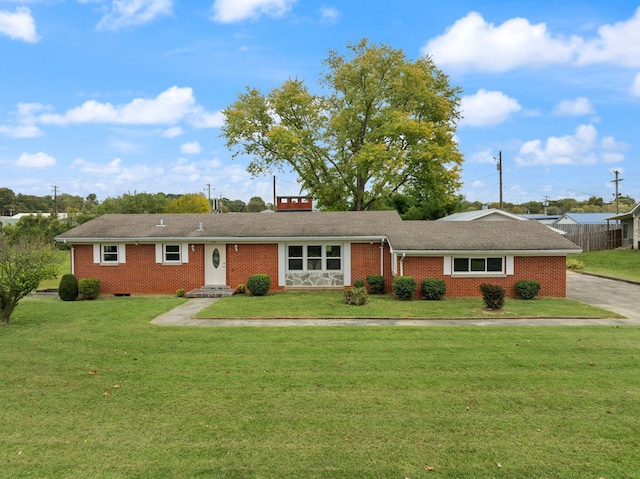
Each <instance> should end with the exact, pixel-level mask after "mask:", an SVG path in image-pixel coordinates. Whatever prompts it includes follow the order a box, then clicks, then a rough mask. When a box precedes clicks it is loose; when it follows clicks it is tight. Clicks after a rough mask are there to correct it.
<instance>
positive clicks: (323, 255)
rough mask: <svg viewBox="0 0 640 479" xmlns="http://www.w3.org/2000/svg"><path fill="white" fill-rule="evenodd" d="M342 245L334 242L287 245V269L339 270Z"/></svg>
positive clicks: (303, 270)
mask: <svg viewBox="0 0 640 479" xmlns="http://www.w3.org/2000/svg"><path fill="white" fill-rule="evenodd" d="M341 269H342V247H341V246H340V245H336V244H313V245H288V246H287V270H289V271H302V272H305V271H340V270H341Z"/></svg>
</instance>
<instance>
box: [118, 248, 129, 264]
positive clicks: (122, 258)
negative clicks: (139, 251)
mask: <svg viewBox="0 0 640 479" xmlns="http://www.w3.org/2000/svg"><path fill="white" fill-rule="evenodd" d="M126 249H127V247H126V245H125V244H124V243H122V244H119V245H118V263H126V262H127V255H126V253H125V250H126Z"/></svg>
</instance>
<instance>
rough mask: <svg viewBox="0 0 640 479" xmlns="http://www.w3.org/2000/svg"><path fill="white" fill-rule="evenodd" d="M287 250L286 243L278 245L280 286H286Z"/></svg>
mask: <svg viewBox="0 0 640 479" xmlns="http://www.w3.org/2000/svg"><path fill="white" fill-rule="evenodd" d="M286 269H287V249H286V245H285V244H284V243H278V286H286V282H287V277H286Z"/></svg>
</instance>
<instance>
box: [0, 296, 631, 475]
mask: <svg viewBox="0 0 640 479" xmlns="http://www.w3.org/2000/svg"><path fill="white" fill-rule="evenodd" d="M181 301H182V300H180V299H179V298H173V297H157V298H118V299H100V300H97V301H92V302H88V301H86V302H73V303H65V302H62V301H59V300H51V299H29V300H25V301H23V302H22V303H21V304H20V306H19V307H18V309H17V311H16V314H15V317H14V318H13V321H14V322H13V323H12V324H11V325H10V326H9V327H4V328H0V364H2V368H0V384H1V385H2V389H1V391H2V398H3V407H2V408H0V428H1V430H2V434H0V464H2V468H1V469H2V476H3V477H8V478H22V477H42V478H45V477H46V478H76V477H82V478H149V477H153V478H172V479H174V478H193V477H203V478H204V477H215V478H218V477H220V478H278V479H281V478H296V479H297V478H300V477H304V478H345V477H349V478H356V477H357V478H398V479H403V478H406V477H409V478H411V479H418V478H455V477H460V478H499V477H509V478H519V479H527V478H536V479H537V478H541V477H545V478H563V479H573V478H575V479H578V478H599V477H603V478H607V479H613V478H627V477H635V476H636V475H637V471H638V464H640V452H639V451H640V435H639V434H638V431H639V430H640V386H639V385H640V354H639V352H638V340H639V339H640V336H639V333H640V330H639V329H638V328H637V327H518V328H514V327H482V328H477V327H430V328H420V327H402V328H395V327H367V328H360V327H333V328H332V327H318V328H308V327H307V328H305V327H287V328H273V327H271V328H241V327H240V328H206V327H197V328H196V327H158V326H154V325H152V324H150V320H151V319H152V318H153V317H154V316H155V315H157V314H159V313H161V312H162V311H165V310H167V309H169V308H171V307H173V306H175V305H177V304H179V303H180V302H181Z"/></svg>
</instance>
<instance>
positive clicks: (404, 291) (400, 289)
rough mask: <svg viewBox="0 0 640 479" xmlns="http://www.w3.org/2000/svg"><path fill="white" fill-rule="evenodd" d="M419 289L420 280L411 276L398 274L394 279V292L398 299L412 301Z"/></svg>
mask: <svg viewBox="0 0 640 479" xmlns="http://www.w3.org/2000/svg"><path fill="white" fill-rule="evenodd" d="M416 289H418V282H417V281H416V279H415V278H413V277H411V276H398V277H396V279H394V280H393V292H394V293H395V294H396V297H397V298H398V299H401V300H404V301H411V300H412V299H413V296H414V294H415V293H416Z"/></svg>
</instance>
